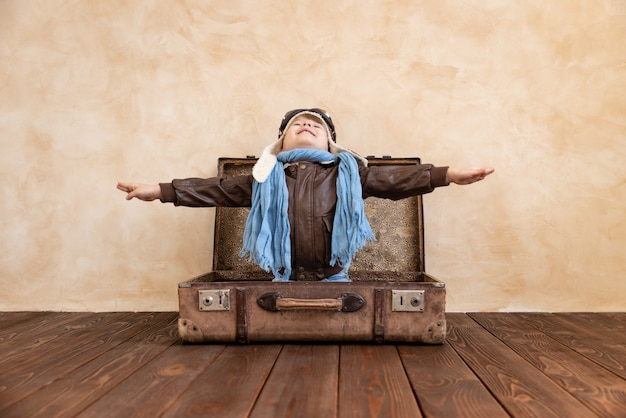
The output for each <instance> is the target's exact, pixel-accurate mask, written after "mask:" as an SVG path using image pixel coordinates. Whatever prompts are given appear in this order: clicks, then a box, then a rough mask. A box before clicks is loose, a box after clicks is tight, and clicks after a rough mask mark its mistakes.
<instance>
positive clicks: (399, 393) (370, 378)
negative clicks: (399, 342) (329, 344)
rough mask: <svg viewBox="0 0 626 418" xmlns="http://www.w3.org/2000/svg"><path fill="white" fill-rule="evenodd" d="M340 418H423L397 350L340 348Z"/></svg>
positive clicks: (361, 347)
mask: <svg viewBox="0 0 626 418" xmlns="http://www.w3.org/2000/svg"><path fill="white" fill-rule="evenodd" d="M338 416H340V417H416V418H417V417H421V416H422V414H421V412H420V409H419V407H418V405H417V401H416V400H415V397H414V396H413V391H412V390H411V384H410V383H409V380H408V378H407V377H406V374H405V373H404V368H403V366H402V362H401V361H400V356H399V354H398V351H397V349H396V347H394V346H392V345H383V346H376V345H353V344H350V345H343V346H341V351H340V366H339V414H338Z"/></svg>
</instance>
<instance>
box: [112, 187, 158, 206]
mask: <svg viewBox="0 0 626 418" xmlns="http://www.w3.org/2000/svg"><path fill="white" fill-rule="evenodd" d="M117 188H118V189H119V190H121V191H123V192H126V193H128V194H127V195H126V200H130V199H132V198H133V197H136V198H137V199H139V200H143V201H144V202H150V201H153V200H156V199H161V197H162V195H161V187H160V186H159V185H158V184H141V183H123V182H119V183H117Z"/></svg>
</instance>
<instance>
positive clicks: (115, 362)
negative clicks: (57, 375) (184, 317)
mask: <svg viewBox="0 0 626 418" xmlns="http://www.w3.org/2000/svg"><path fill="white" fill-rule="evenodd" d="M156 316H157V317H167V318H168V319H169V321H168V323H169V325H168V327H166V328H163V323H162V322H161V321H155V322H154V323H151V324H149V326H148V327H146V328H145V329H144V330H142V331H141V332H139V333H138V334H137V335H135V336H134V337H132V338H130V339H129V340H127V341H124V342H122V343H121V344H119V345H117V346H115V347H114V348H113V349H111V350H109V351H107V352H106V353H104V354H103V355H101V356H99V357H97V358H95V359H93V360H92V361H90V362H89V363H87V364H85V365H83V366H81V367H79V368H78V369H77V370H75V371H74V372H73V373H71V374H69V375H66V376H64V377H63V378H61V379H59V380H58V381H55V384H54V385H47V386H44V387H42V388H41V389H40V390H38V391H37V392H35V393H34V394H33V395H31V396H29V397H28V398H25V399H23V400H21V401H19V402H17V403H15V404H13V405H11V406H9V407H8V408H7V409H5V410H3V411H2V412H1V414H2V416H3V417H16V418H17V417H33V416H46V417H68V416H74V415H76V414H78V413H79V412H81V411H82V410H84V409H85V408H86V407H88V406H89V405H90V404H91V403H93V402H95V401H96V400H97V399H98V398H100V397H101V396H102V395H104V394H105V393H107V392H108V391H109V390H111V389H112V388H114V387H115V386H117V385H118V384H119V383H120V382H122V381H123V380H124V379H125V378H127V377H128V376H129V375H130V374H132V373H133V372H134V371H135V370H137V369H139V368H141V367H142V366H143V365H144V364H145V363H146V362H147V361H149V360H151V359H152V358H153V357H155V356H156V355H157V354H159V353H160V352H162V351H163V350H165V349H166V348H167V347H169V346H170V345H171V344H172V343H173V342H175V341H177V340H178V334H177V332H176V328H175V321H176V319H177V315H176V314H173V313H167V314H156Z"/></svg>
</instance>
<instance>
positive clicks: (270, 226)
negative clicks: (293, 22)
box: [241, 149, 375, 281]
mask: <svg viewBox="0 0 626 418" xmlns="http://www.w3.org/2000/svg"><path fill="white" fill-rule="evenodd" d="M277 159H278V162H277V163H276V165H275V166H274V168H273V169H272V172H271V173H270V176H269V177H268V178H267V180H266V181H264V182H263V183H259V182H257V181H256V180H254V182H253V184H252V206H251V209H250V214H249V215H248V219H247V220H246V227H245V230H244V235H243V249H242V250H241V256H242V257H243V256H245V255H249V258H250V260H251V261H254V262H256V263H257V264H258V265H259V266H261V268H263V269H264V270H265V271H272V272H273V273H274V281H288V280H289V276H291V240H290V227H289V217H288V214H287V206H288V201H289V192H288V191H287V184H286V182H285V170H284V163H288V162H294V161H312V162H333V161H334V162H336V163H338V164H339V174H338V176H337V205H336V209H335V220H334V223H333V234H332V243H331V261H330V264H331V265H332V266H334V265H335V264H336V263H337V262H340V263H341V264H342V265H343V266H344V268H345V269H348V268H349V267H350V262H351V261H352V257H353V256H354V254H355V253H356V252H357V250H358V249H359V248H361V247H362V246H363V245H365V243H366V241H367V240H370V241H373V240H374V239H375V238H374V233H373V232H372V228H371V227H370V224H369V222H368V221H367V218H366V217H365V211H364V205H363V196H362V190H361V179H360V177H359V168H358V165H357V162H356V160H355V158H354V157H353V156H352V155H351V154H349V153H347V152H340V153H339V154H337V156H335V155H333V154H331V153H330V152H327V151H320V150H311V149H295V150H291V151H286V152H281V153H279V154H278V155H277Z"/></svg>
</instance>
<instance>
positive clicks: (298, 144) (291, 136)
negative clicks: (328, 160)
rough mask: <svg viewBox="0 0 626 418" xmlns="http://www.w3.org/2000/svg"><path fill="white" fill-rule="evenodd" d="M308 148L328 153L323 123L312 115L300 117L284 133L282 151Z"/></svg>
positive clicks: (326, 136)
mask: <svg viewBox="0 0 626 418" xmlns="http://www.w3.org/2000/svg"><path fill="white" fill-rule="evenodd" d="M296 148H309V149H319V150H322V151H328V134H327V133H326V126H325V125H324V123H323V122H322V121H321V120H320V119H318V118H316V117H314V116H312V115H300V116H298V117H296V118H295V119H294V121H293V122H292V123H291V125H290V126H289V128H287V130H286V131H285V136H284V138H283V151H291V150H292V149H296Z"/></svg>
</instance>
